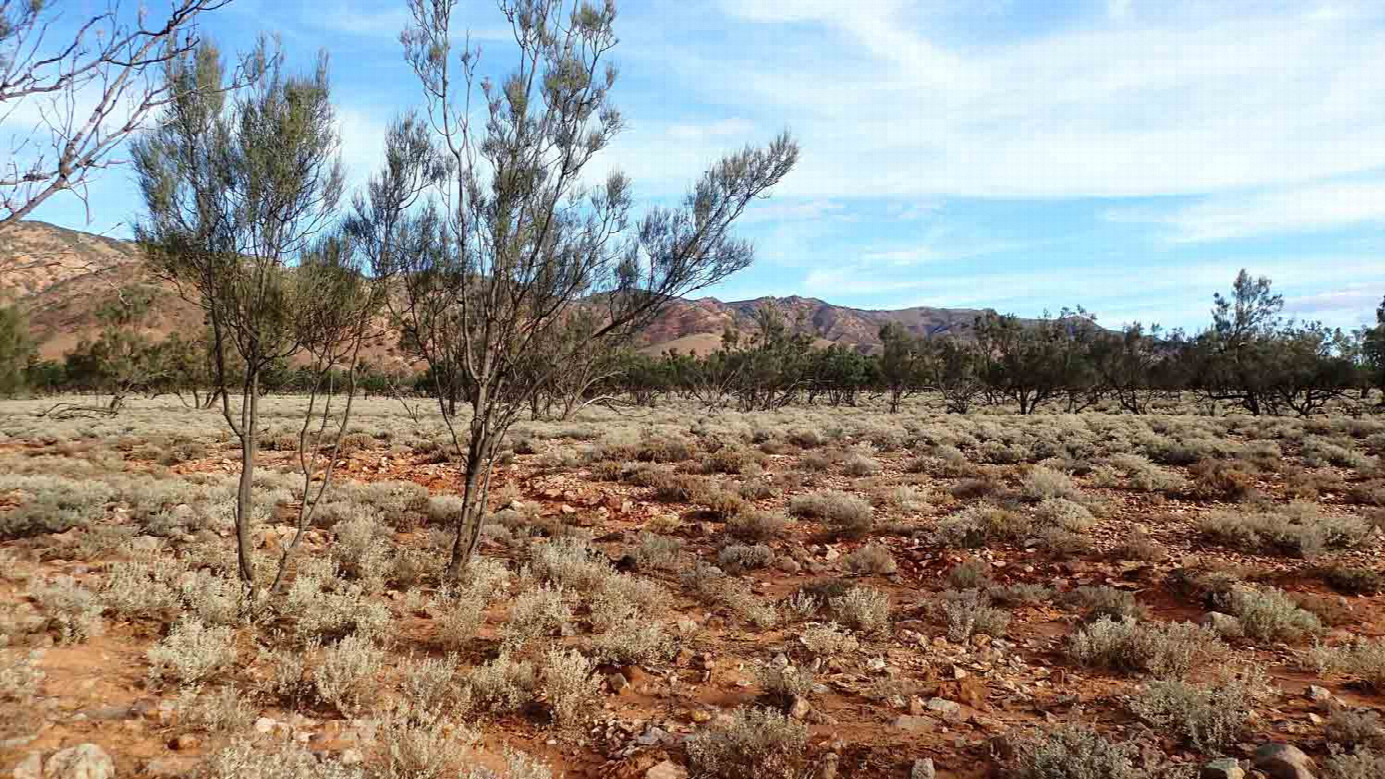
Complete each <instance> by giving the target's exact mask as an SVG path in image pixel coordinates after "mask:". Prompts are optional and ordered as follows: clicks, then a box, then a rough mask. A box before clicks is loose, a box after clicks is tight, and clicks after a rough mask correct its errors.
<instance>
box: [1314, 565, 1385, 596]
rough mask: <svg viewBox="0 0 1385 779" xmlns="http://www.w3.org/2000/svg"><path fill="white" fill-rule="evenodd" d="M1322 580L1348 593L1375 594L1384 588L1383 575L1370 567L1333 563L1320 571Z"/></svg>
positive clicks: (1384, 577) (1384, 580) (1384, 578)
mask: <svg viewBox="0 0 1385 779" xmlns="http://www.w3.org/2000/svg"><path fill="white" fill-rule="evenodd" d="M1322 578H1323V581H1325V582H1327V584H1328V586H1330V587H1331V588H1332V589H1334V590H1336V591H1338V592H1344V593H1347V594H1348V595H1377V594H1379V593H1380V592H1381V591H1382V590H1385V575H1382V574H1381V573H1380V571H1377V570H1374V569H1371V568H1358V567H1355V566H1349V565H1334V566H1331V567H1329V568H1327V569H1326V570H1324V571H1323V572H1322Z"/></svg>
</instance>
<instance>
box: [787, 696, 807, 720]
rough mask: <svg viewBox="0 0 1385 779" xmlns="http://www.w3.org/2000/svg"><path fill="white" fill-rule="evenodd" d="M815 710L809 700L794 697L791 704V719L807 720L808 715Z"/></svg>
mask: <svg viewBox="0 0 1385 779" xmlns="http://www.w3.org/2000/svg"><path fill="white" fill-rule="evenodd" d="M812 710H813V705H812V704H811V703H808V699H807V698H804V697H803V696H802V695H795V696H793V701H792V702H791V703H790V704H789V717H791V718H792V719H806V718H807V717H808V713H809V712H811V711H812Z"/></svg>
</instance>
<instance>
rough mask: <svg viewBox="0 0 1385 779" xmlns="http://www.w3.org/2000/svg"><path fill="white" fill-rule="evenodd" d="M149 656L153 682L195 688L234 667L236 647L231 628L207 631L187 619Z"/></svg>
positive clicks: (192, 619) (157, 645) (153, 647)
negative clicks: (230, 666) (227, 668)
mask: <svg viewBox="0 0 1385 779" xmlns="http://www.w3.org/2000/svg"><path fill="white" fill-rule="evenodd" d="M146 655H147V657H148V658H149V678H150V679H151V680H152V681H154V682H163V681H173V682H177V683H178V684H183V685H194V684H199V683H201V682H203V681H205V680H206V679H208V678H210V677H211V676H213V675H214V674H216V673H217V672H219V671H221V670H222V669H224V668H226V667H227V666H229V665H231V664H233V663H235V661H236V647H235V644H233V643H232V641H231V629H230V628H229V627H226V626H219V627H206V626H205V625H203V624H202V622H201V621H200V620H198V619H196V618H187V619H183V620H180V621H179V622H178V623H177V624H176V625H174V626H173V630H171V631H170V632H169V634H168V635H167V636H165V637H164V638H163V639H162V640H161V641H159V643H157V644H155V645H154V646H152V647H150V648H149V651H148V652H147V653H146Z"/></svg>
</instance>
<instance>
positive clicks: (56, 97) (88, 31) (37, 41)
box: [0, 0, 230, 233]
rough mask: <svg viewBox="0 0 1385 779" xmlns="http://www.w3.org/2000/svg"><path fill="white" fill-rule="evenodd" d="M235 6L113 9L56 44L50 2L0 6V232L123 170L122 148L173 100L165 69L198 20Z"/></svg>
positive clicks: (191, 0)
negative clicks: (1, 144) (3, 132)
mask: <svg viewBox="0 0 1385 779" xmlns="http://www.w3.org/2000/svg"><path fill="white" fill-rule="evenodd" d="M229 2H230V0H172V2H171V4H170V7H169V9H168V12H167V13H166V14H162V15H158V16H156V17H151V16H150V15H149V14H148V13H146V11H145V10H144V8H143V7H141V8H140V9H139V10H138V12H136V13H134V14H133V16H134V18H133V19H131V18H129V17H130V16H131V14H130V13H126V12H122V9H121V6H120V2H119V0H110V2H109V5H107V8H106V10H105V11H104V12H102V13H98V14H96V15H94V16H90V17H85V18H82V19H77V20H74V24H75V27H74V28H73V30H72V31H70V32H68V33H67V34H65V35H60V34H59V32H58V30H57V28H56V23H57V22H58V21H59V18H60V15H59V14H58V13H57V12H56V11H52V12H50V10H49V9H50V5H51V4H50V3H48V2H45V0H0V124H5V125H7V126H9V127H10V128H11V132H10V133H9V149H8V150H7V151H8V159H7V161H6V162H5V163H4V164H3V165H0V233H3V232H4V231H5V230H6V228H9V227H11V226H13V225H14V224H16V223H18V222H19V220H21V219H23V218H24V217H25V216H27V215H28V214H29V213H31V212H32V211H33V210H34V209H35V208H37V207H38V206H39V205H40V204H41V203H43V202H44V201H45V200H47V199H48V198H50V197H52V196H53V195H56V194H58V193H59V192H74V193H76V194H77V196H78V197H81V198H83V199H84V200H85V197H86V188H87V185H88V183H89V181H90V179H91V177H92V175H94V174H95V173H97V172H98V171H101V170H104V169H106V168H109V167H111V166H113V165H118V164H120V163H121V162H123V160H122V159H121V158H120V157H118V156H117V154H118V151H119V150H120V148H121V147H122V146H123V144H124V143H125V141H126V139H127V138H129V137H130V136H131V134H132V133H134V132H136V131H137V130H139V129H140V128H141V127H142V126H143V124H144V122H145V120H146V119H147V118H149V116H150V115H151V114H153V113H154V112H156V111H158V110H159V109H160V108H161V107H163V106H165V105H167V104H168V103H169V102H170V101H172V100H174V99H175V98H176V97H177V94H176V90H177V87H178V85H177V84H173V83H170V82H168V81H166V80H164V79H162V78H161V75H162V72H161V71H162V67H163V65H164V64H165V63H167V62H170V61H172V60H174V59H176V58H178V57H181V56H183V55H185V54H186V53H188V52H190V51H192V50H194V49H195V48H196V47H197V33H196V30H195V28H194V26H193V25H194V22H195V21H196V19H197V17H198V15H200V14H202V13H205V12H207V11H212V10H215V9H217V8H221V7H222V6H224V5H226V4H227V3H229Z"/></svg>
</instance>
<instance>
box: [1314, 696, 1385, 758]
mask: <svg viewBox="0 0 1385 779" xmlns="http://www.w3.org/2000/svg"><path fill="white" fill-rule="evenodd" d="M1323 735H1324V736H1325V737H1326V738H1327V743H1328V744H1331V745H1333V746H1337V747H1340V748H1341V749H1344V750H1347V751H1352V750H1359V749H1362V748H1364V749H1371V750H1379V751H1385V723H1382V722H1381V717H1380V712H1378V711H1372V710H1370V709H1348V708H1343V707H1337V708H1334V709H1333V710H1332V713H1331V714H1330V715H1329V716H1328V718H1327V724H1325V725H1323ZM1382 775H1385V774H1382Z"/></svg>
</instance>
